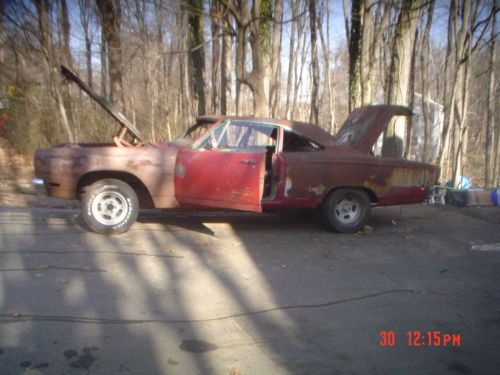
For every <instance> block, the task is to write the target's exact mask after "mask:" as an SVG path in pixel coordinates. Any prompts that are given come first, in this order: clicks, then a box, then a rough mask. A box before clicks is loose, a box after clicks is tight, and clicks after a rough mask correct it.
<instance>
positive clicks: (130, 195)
mask: <svg viewBox="0 0 500 375" xmlns="http://www.w3.org/2000/svg"><path fill="white" fill-rule="evenodd" d="M104 191H115V192H118V193H120V194H122V195H123V196H124V197H125V199H126V200H127V204H128V212H127V216H126V217H125V219H124V220H122V221H121V222H120V223H118V224H115V225H105V224H102V223H100V222H99V221H97V219H96V218H95V217H94V216H93V215H92V204H93V202H94V199H95V198H96V196H97V195H98V194H100V193H102V192H104ZM81 210H82V217H83V220H84V222H85V224H87V226H88V227H89V228H90V229H91V230H92V231H94V232H97V233H101V234H120V233H124V232H126V231H127V230H129V229H130V227H131V226H132V224H133V223H134V222H135V221H136V219H137V216H138V215H139V200H138V199H137V194H136V193H135V191H134V189H132V188H131V187H130V185H128V184H127V183H125V182H123V181H120V180H114V179H107V180H101V181H98V182H96V183H94V184H92V185H91V186H89V187H87V188H86V191H85V194H84V196H83V199H82V209H81Z"/></svg>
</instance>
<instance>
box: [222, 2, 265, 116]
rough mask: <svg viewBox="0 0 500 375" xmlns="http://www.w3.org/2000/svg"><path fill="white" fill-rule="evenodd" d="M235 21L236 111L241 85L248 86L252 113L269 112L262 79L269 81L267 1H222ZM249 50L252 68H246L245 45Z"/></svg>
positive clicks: (239, 105) (238, 104) (238, 108)
mask: <svg viewBox="0 0 500 375" xmlns="http://www.w3.org/2000/svg"><path fill="white" fill-rule="evenodd" d="M226 6H227V7H228V9H229V11H230V12H231V13H232V15H233V16H234V19H235V22H236V24H237V44H236V66H235V71H236V79H237V81H238V85H237V87H236V112H237V113H239V111H240V110H241V87H240V85H241V84H245V85H246V86H248V87H249V88H250V90H251V91H252V94H253V111H254V114H255V115H256V116H261V117H267V116H268V115H269V100H268V95H267V91H268V90H266V82H269V69H268V68H269V52H270V45H271V38H270V32H269V25H270V21H271V15H270V9H271V7H270V0H263V1H261V0H254V1H253V2H252V7H251V9H250V7H249V3H248V2H247V0H242V1H239V2H236V1H234V0H233V1H232V2H231V3H229V2H228V3H226ZM247 42H248V43H249V44H250V48H251V50H252V70H251V71H250V72H248V71H247V69H246V67H245V61H246V45H247Z"/></svg>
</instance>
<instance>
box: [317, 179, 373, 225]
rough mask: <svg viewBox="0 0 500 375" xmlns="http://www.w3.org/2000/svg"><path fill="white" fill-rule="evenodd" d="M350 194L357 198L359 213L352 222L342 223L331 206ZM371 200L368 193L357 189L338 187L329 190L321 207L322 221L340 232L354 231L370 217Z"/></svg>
mask: <svg viewBox="0 0 500 375" xmlns="http://www.w3.org/2000/svg"><path fill="white" fill-rule="evenodd" d="M347 196H351V197H354V198H356V199H357V200H358V202H359V204H360V209H361V214H360V215H359V217H358V219H357V220H356V221H355V222H353V223H342V222H340V221H339V220H338V219H337V217H336V216H335V214H334V210H333V206H334V205H335V204H336V202H338V201H339V200H342V198H344V197H347ZM370 208H371V202H370V198H369V197H368V195H367V194H366V193H365V192H364V191H363V190H359V189H338V190H335V191H333V192H331V193H330V194H329V195H328V196H327V198H326V199H325V202H324V203H323V205H322V207H321V211H322V216H323V221H324V222H325V224H326V225H327V227H328V228H329V229H333V230H334V231H336V232H341V233H356V232H358V231H360V230H361V229H363V227H364V226H365V224H366V222H367V221H368V219H369V217H370Z"/></svg>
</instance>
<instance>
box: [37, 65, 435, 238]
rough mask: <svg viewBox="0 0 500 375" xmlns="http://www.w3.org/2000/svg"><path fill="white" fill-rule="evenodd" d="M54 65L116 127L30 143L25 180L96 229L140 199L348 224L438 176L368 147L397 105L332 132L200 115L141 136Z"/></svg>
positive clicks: (131, 210)
mask: <svg viewBox="0 0 500 375" xmlns="http://www.w3.org/2000/svg"><path fill="white" fill-rule="evenodd" d="M62 72H63V74H64V75H65V76H66V78H67V79H69V80H71V81H73V82H75V83H77V84H78V85H79V86H80V88H81V89H82V90H84V91H85V92H87V94H89V95H90V96H91V97H92V98H94V99H95V100H96V101H97V102H98V103H99V104H100V105H101V106H102V107H103V108H104V109H105V110H106V111H107V112H109V113H110V114H111V115H112V116H113V117H114V118H115V119H116V120H117V121H118V122H119V123H120V125H121V127H120V130H119V131H118V134H117V135H116V136H115V137H114V138H113V141H114V142H113V143H103V144H96V143H77V144H64V145H56V146H54V147H52V148H49V149H42V150H38V151H37V152H36V154H35V175H36V178H35V179H34V182H33V183H34V184H35V186H37V187H38V188H39V190H43V191H45V192H46V193H47V194H48V195H49V196H53V197H59V198H68V199H75V198H77V199H79V200H81V202H82V216H83V218H84V221H85V222H86V224H87V225H88V226H89V228H90V229H92V230H93V231H95V232H98V233H107V234H112V233H123V232H125V231H127V230H128V229H129V228H130V227H131V225H132V224H133V223H134V221H135V220H136V219H137V215H138V212H139V208H151V207H156V208H174V207H186V208H200V207H215V208H223V209H235V210H244V211H254V212H262V211H266V210H276V209H281V208H314V207H317V208H319V209H320V210H321V213H322V216H323V218H324V220H325V222H326V224H327V225H328V226H329V227H330V228H331V229H333V230H335V231H339V232H356V231H358V230H359V229H361V228H362V227H363V226H364V224H365V223H366V221H367V219H368V217H369V215H370V208H371V206H376V205H378V206H389V205H401V204H409V203H420V202H423V201H424V200H425V199H426V197H427V192H428V189H429V187H430V186H432V185H433V184H434V183H435V180H436V178H437V176H438V168H437V167H436V166H434V165H430V164H423V163H417V162H411V161H406V160H401V159H393V158H385V157H375V156H373V155H371V154H370V153H371V149H372V146H373V144H374V143H375V142H376V140H377V138H378V136H379V135H380V134H381V133H382V132H383V131H384V129H385V127H386V126H387V124H388V122H389V121H390V119H391V118H392V117H393V116H410V115H411V111H410V110H409V109H408V108H406V107H402V106H389V105H380V106H369V107H363V108H359V109H356V110H354V111H353V112H352V113H351V114H350V115H349V117H348V118H347V120H346V121H345V123H344V125H343V126H342V127H341V129H340V131H339V132H338V133H337V134H336V135H335V136H332V135H330V134H328V133H327V132H326V131H324V130H322V129H321V128H320V127H318V126H315V125H311V124H307V123H302V122H297V121H284V120H274V119H262V118H252V117H245V118H243V117H228V116H205V117H200V118H198V120H197V122H196V124H194V125H193V126H191V127H190V128H189V129H187V131H186V132H185V134H184V135H183V136H182V137H180V138H177V139H175V140H173V141H171V142H166V143H162V142H158V143H146V141H145V140H144V138H143V136H142V135H141V134H140V132H139V131H138V130H137V129H136V128H135V127H134V125H133V124H131V123H130V122H129V121H128V120H127V119H126V118H125V117H123V115H122V114H121V113H120V112H118V111H117V110H116V109H115V108H114V107H113V106H112V105H110V104H109V103H108V102H107V101H106V100H105V99H103V98H101V97H99V96H97V95H96V94H95V93H93V92H92V91H91V90H90V89H89V88H88V87H87V86H86V85H85V83H83V82H82V81H81V80H80V79H79V78H78V77H77V76H76V75H75V74H74V73H73V72H71V71H70V70H68V69H67V68H65V67H63V69H62Z"/></svg>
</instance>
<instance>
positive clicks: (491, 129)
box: [484, 2, 496, 188]
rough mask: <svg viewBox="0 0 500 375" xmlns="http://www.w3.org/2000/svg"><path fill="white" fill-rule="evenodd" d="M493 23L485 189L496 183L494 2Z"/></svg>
mask: <svg viewBox="0 0 500 375" xmlns="http://www.w3.org/2000/svg"><path fill="white" fill-rule="evenodd" d="M492 6H493V11H492V12H493V14H494V16H493V23H492V25H491V42H490V43H491V45H490V59H489V61H488V68H489V71H490V80H489V85H488V111H487V120H486V145H485V154H484V164H485V165H484V169H485V178H484V187H486V188H488V187H492V186H494V182H495V178H494V177H495V174H494V170H495V164H496V159H495V152H494V150H493V144H494V142H495V103H496V101H495V60H496V50H495V44H496V38H495V29H496V28H495V26H496V16H495V15H496V6H495V2H493V5H492Z"/></svg>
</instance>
